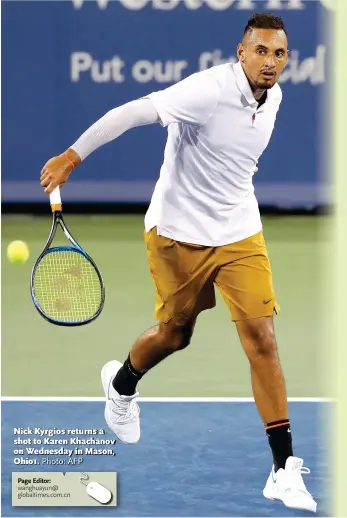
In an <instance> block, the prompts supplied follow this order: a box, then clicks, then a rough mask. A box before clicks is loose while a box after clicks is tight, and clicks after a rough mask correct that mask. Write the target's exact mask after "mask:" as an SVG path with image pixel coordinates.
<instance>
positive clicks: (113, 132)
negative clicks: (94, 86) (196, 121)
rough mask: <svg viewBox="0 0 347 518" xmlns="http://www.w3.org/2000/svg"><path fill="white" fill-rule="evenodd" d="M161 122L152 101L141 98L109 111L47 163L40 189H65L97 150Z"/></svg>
mask: <svg viewBox="0 0 347 518" xmlns="http://www.w3.org/2000/svg"><path fill="white" fill-rule="evenodd" d="M158 121H159V116H158V112H157V110H156V109H155V107H154V105H153V103H152V102H151V101H150V100H149V99H138V100H136V101H132V102H129V103H127V104H124V105H122V106H119V107H118V108H114V109H113V110H110V111H109V112H107V113H106V114H105V115H104V116H103V117H101V119H99V120H98V121H96V122H95V123H94V124H93V125H92V126H90V128H88V129H87V130H86V131H85V132H84V133H83V135H81V136H80V138H79V139H78V140H77V141H76V142H75V143H74V144H73V146H71V147H70V148H69V149H67V150H66V151H65V152H64V153H62V154H61V155H58V156H55V157H53V158H51V159H50V160H48V162H47V163H46V164H45V165H44V167H43V169H42V171H41V176H40V180H41V187H43V188H44V191H45V193H47V194H50V193H51V192H52V191H54V189H55V188H56V187H58V186H60V187H62V186H63V185H64V184H65V182H66V181H67V179H68V177H69V176H70V174H71V172H72V170H73V169H74V168H75V167H76V166H77V165H78V164H80V163H81V162H82V160H84V159H85V158H87V156H88V155H90V154H91V153H92V152H93V151H95V150H96V149H97V148H99V147H101V146H102V145H104V144H107V143H108V142H111V141H112V140H114V139H116V138H117V137H119V136H120V135H122V134H123V133H124V132H125V131H127V130H129V129H131V128H135V127H137V126H144V125H146V124H154V123H155V122H158Z"/></svg>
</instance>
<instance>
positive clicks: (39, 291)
mask: <svg viewBox="0 0 347 518" xmlns="http://www.w3.org/2000/svg"><path fill="white" fill-rule="evenodd" d="M50 203H51V207H52V212H53V223H52V228H51V231H50V234H49V237H48V240H47V243H46V246H45V248H44V249H43V251H42V253H41V255H40V256H39V258H38V259H37V261H36V263H35V264H34V267H33V271H32V274H31V296H32V299H33V302H34V304H35V307H36V309H37V310H38V311H39V313H40V314H41V315H42V316H43V317H44V318H45V319H47V320H48V321H49V322H51V323H52V324H57V325H60V326H81V325H83V324H88V323H89V322H92V321H93V320H95V319H96V318H97V317H98V316H99V315H100V313H101V311H102V308H103V305H104V301H105V287H104V282H103V279H102V276H101V273H100V271H99V269H98V267H97V266H96V264H95V263H94V261H93V259H92V258H91V257H90V256H89V255H88V254H87V252H85V250H83V248H82V247H81V246H80V245H79V244H78V243H77V241H76V240H75V239H74V238H73V237H72V235H71V234H70V232H69V230H68V229H67V227H66V225H65V223H64V220H63V215H62V204H61V199H60V190H59V187H57V188H56V189H55V190H54V191H53V192H52V194H51V195H50ZM58 226H60V227H61V228H62V230H63V232H64V234H65V236H66V237H67V239H68V241H69V243H68V244H67V245H66V246H54V247H52V248H51V244H52V241H53V239H54V236H55V234H56V231H57V228H58Z"/></svg>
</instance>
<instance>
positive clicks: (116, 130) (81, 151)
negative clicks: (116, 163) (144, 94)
mask: <svg viewBox="0 0 347 518" xmlns="http://www.w3.org/2000/svg"><path fill="white" fill-rule="evenodd" d="M155 122H159V119H158V114H157V112H156V110H155V107H154V106H153V103H151V101H150V100H149V99H138V100H136V101H131V102H129V103H127V104H123V105H122V106H119V107H118V108H114V109H113V110H110V111H109V112H107V113H106V114H105V115H104V116H103V117H102V118H101V119H99V120H98V121H96V122H95V123H94V124H93V125H92V126H90V128H88V129H87V130H86V131H85V132H84V133H83V134H82V135H81V136H80V138H79V139H78V140H77V141H76V142H75V143H74V144H73V145H72V146H71V148H72V149H73V150H74V151H76V153H77V154H78V155H79V156H80V158H81V160H84V159H85V158H87V156H88V155H90V154H91V153H92V152H93V151H95V150H96V149H98V148H99V147H100V146H103V145H104V144H107V143H108V142H111V141H112V140H114V139H116V138H117V137H119V136H120V135H122V134H123V133H124V132H125V131H128V130H129V129H131V128H136V127H138V126H144V125H147V124H154V123H155Z"/></svg>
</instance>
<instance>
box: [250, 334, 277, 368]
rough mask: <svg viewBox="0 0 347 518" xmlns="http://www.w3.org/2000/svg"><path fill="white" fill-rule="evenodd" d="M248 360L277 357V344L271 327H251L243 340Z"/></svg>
mask: <svg viewBox="0 0 347 518" xmlns="http://www.w3.org/2000/svg"><path fill="white" fill-rule="evenodd" d="M243 345H244V346H245V349H246V352H247V355H248V357H249V359H250V360H251V361H252V360H257V359H258V358H259V357H265V356H274V355H277V344H276V337H275V332H274V329H273V326H252V328H251V329H249V332H248V333H247V337H246V338H245V339H244V343H243Z"/></svg>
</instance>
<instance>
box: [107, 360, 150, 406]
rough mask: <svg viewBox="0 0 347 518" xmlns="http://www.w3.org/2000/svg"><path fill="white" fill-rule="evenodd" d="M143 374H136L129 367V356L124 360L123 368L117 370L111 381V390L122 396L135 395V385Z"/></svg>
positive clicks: (132, 368)
mask: <svg viewBox="0 0 347 518" xmlns="http://www.w3.org/2000/svg"><path fill="white" fill-rule="evenodd" d="M143 374H144V373H141V372H138V371H137V370H136V369H134V367H133V366H132V365H131V361H130V354H129V356H128V358H127V359H126V360H125V362H124V364H123V367H121V368H120V369H119V371H118V372H117V374H116V376H115V377H114V379H113V381H112V385H113V388H114V389H115V390H116V391H117V392H118V394H121V395H122V396H132V395H133V394H135V391H136V385H137V383H138V382H139V381H140V379H141V378H142V376H143Z"/></svg>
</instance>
